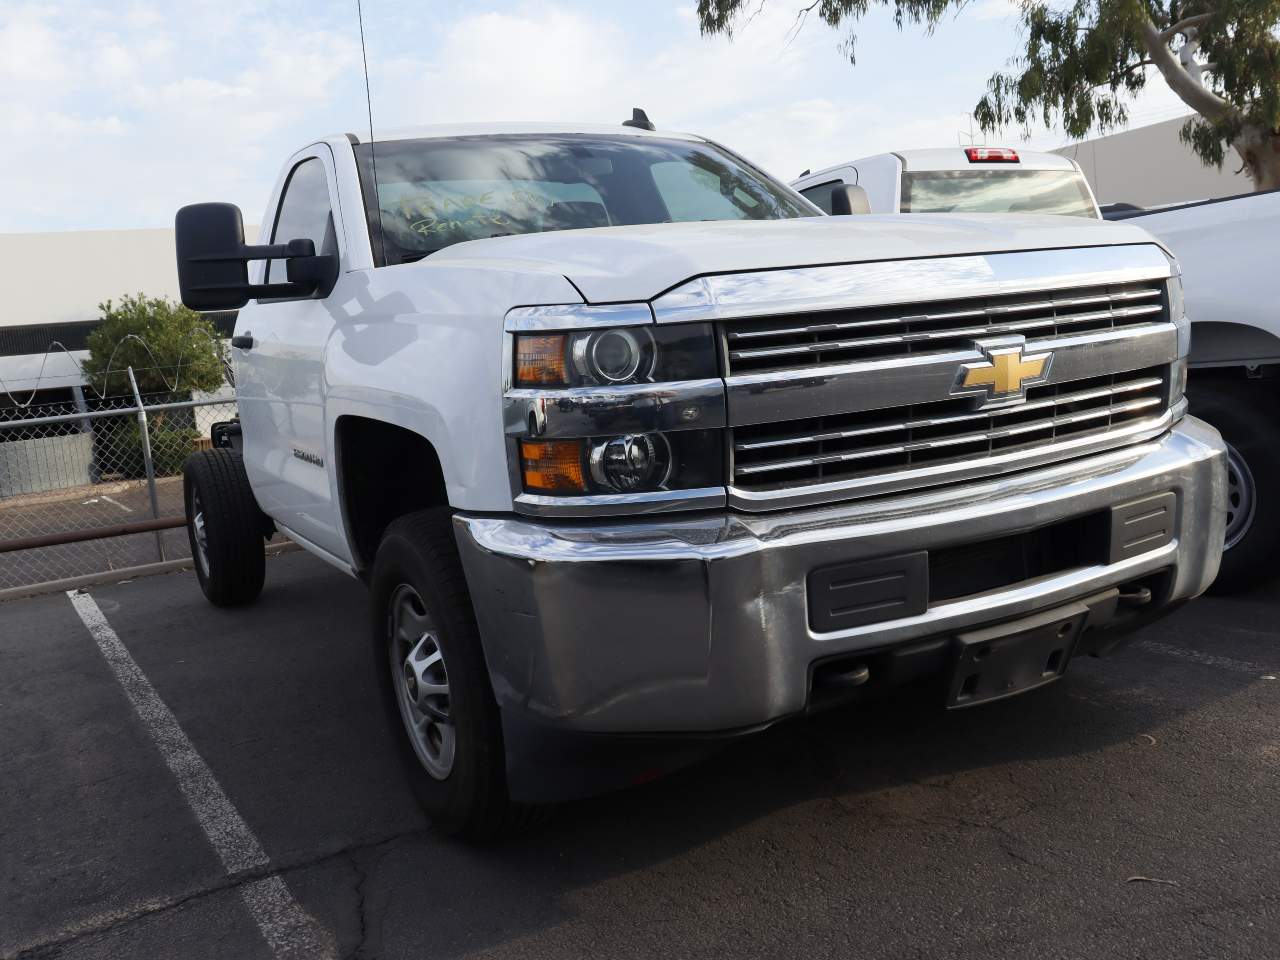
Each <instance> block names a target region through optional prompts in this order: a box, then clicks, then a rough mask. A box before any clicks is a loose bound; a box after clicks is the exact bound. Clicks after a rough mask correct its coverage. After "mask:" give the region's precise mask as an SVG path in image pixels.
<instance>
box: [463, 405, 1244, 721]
mask: <svg viewBox="0 0 1280 960" xmlns="http://www.w3.org/2000/svg"><path fill="white" fill-rule="evenodd" d="M1224 463H1225V460H1224V447H1223V444H1222V440H1221V438H1220V437H1219V435H1218V433H1217V431H1216V430H1214V429H1213V428H1212V427H1210V426H1209V425H1207V424H1205V423H1203V422H1201V421H1199V420H1196V419H1195V418H1193V417H1187V418H1185V419H1184V420H1182V421H1181V422H1180V423H1179V424H1177V426H1176V427H1175V428H1174V429H1173V430H1171V431H1170V432H1168V433H1166V434H1164V435H1163V436H1161V437H1159V438H1157V439H1155V440H1152V441H1150V442H1147V443H1142V444H1138V445H1135V446H1132V447H1127V448H1124V449H1122V450H1117V451H1112V452H1109V453H1106V454H1103V455H1099V456H1094V457H1090V458H1087V459H1082V460H1077V461H1072V462H1069V463H1062V464H1057V465H1055V466H1052V467H1046V468H1043V469H1039V470H1034V471H1028V472H1025V473H1020V474H1018V475H1016V476H1009V477H1003V478H998V479H994V480H990V481H986V482H978V483H970V484H964V485H958V486H949V487H945V488H940V489H936V490H924V491H919V492H917V493H914V494H912V495H910V496H900V497H895V498H892V499H889V498H881V499H877V500H875V501H864V502H856V503H845V504H841V505H838V506H828V507H823V508H815V509H809V510H802V511H801V510H796V511H789V512H785V513H777V514H766V515H743V514H735V513H716V514H714V515H704V516H690V517H678V516H670V515H668V516H663V517H661V518H647V519H636V518H628V519H626V520H619V521H608V522H605V521H596V522H590V523H588V522H581V521H578V522H572V523H555V522H538V521H531V520H527V519H520V518H515V517H510V516H503V517H494V516H469V515H465V514H459V515H458V516H457V517H456V520H455V523H456V528H457V535H458V543H459V547H460V549H461V552H462V559H463V564H464V566H465V569H466V573H467V580H468V583H469V585H470V588H471V593H472V599H473V601H474V604H475V609H476V615H477V617H478V619H479V623H480V629H481V634H482V637H483V642H484V648H485V655H486V658H487V660H488V665H489V672H490V675H491V677H492V680H493V688H494V692H495V694H496V695H497V698H498V702H499V705H500V706H501V708H502V709H503V711H504V715H509V716H511V717H513V718H515V717H518V718H519V719H520V720H522V721H528V722H533V723H536V724H539V725H547V726H550V727H554V728H557V729H561V730H566V731H575V732H581V733H713V732H718V731H730V730H735V729H743V728H750V727H754V726H758V725H761V724H766V723H769V722H771V721H773V720H776V719H778V718H781V717H784V716H787V715H789V714H795V713H798V712H800V711H802V710H804V709H805V707H806V703H807V700H808V697H809V686H810V674H811V665H812V664H813V663H814V662H815V661H818V660H822V659H825V658H828V657H832V656H838V655H841V654H846V653H856V652H858V651H861V650H868V649H871V648H876V649H882V648H884V647H886V646H890V645H894V644H906V643H910V642H911V641H915V640H922V639H926V638H933V637H939V636H946V635H948V634H953V633H957V632H960V631H962V630H967V629H973V628H975V627H978V626H983V625H987V624H993V623H997V622H1000V621H1003V620H1009V619H1013V618H1017V617H1022V616H1025V615H1027V614H1031V613H1034V612H1037V611H1041V610H1045V609H1049V608H1053V607H1056V606H1059V605H1062V604H1065V603H1069V602H1072V601H1075V600H1078V599H1080V598H1083V597H1086V596H1089V595H1093V594H1096V593H1098V592H1099V591H1101V590H1106V589H1107V588H1110V587H1115V586H1118V585H1120V584H1124V583H1129V582H1132V581H1134V580H1136V579H1139V578H1141V577H1142V576H1143V575H1146V574H1152V573H1155V572H1157V571H1169V573H1170V576H1171V579H1170V584H1171V585H1170V587H1169V590H1168V591H1167V593H1166V595H1165V596H1164V597H1163V598H1161V601H1160V602H1162V603H1163V604H1164V605H1165V606H1170V605H1172V604H1174V603H1176V602H1178V601H1182V600H1186V599H1189V598H1191V597H1194V596H1197V595H1198V594H1200V593H1202V592H1203V591H1204V590H1205V589H1206V588H1207V587H1208V586H1209V584H1210V583H1211V582H1212V580H1213V578H1214V576H1215V574H1216V573H1217V569H1218V562H1219V559H1220V556H1221V544H1222V539H1223V531H1224V524H1225V507H1224V504H1225V483H1226V474H1225V467H1224ZM1170 491H1171V492H1173V493H1175V494H1176V496H1177V508H1176V518H1175V521H1174V537H1173V539H1172V540H1171V541H1169V542H1167V543H1165V544H1164V545H1162V546H1160V547H1157V548H1156V549H1154V550H1151V551H1149V552H1147V553H1142V554H1139V555H1137V556H1133V557H1130V558H1129V559H1125V560H1121V561H1119V562H1115V563H1110V564H1105V565H1097V566H1088V567H1080V568H1075V569H1069V570H1066V571H1064V572H1062V573H1060V574H1056V575H1052V576H1047V577H1042V578H1040V579H1037V580H1031V581H1027V582H1024V583H1021V584H1018V585H1016V586H1013V587H1010V588H1007V589H1001V590H995V591H991V592H988V593H984V594H981V595H978V596H973V597H966V598H962V599H959V600H955V601H949V602H942V603H938V604H935V605H933V606H931V607H930V608H929V609H928V610H927V611H926V612H924V613H923V614H920V615H918V616H910V617H906V618H903V619H897V620H890V621H887V622H880V623H873V624H869V625H866V626H860V627H855V628H852V629H846V630H840V631H836V632H831V633H818V632H815V631H814V630H813V629H812V628H811V626H810V617H809V615H808V610H807V602H808V601H807V592H806V579H807V577H808V575H809V573H810V572H811V571H813V570H814V569H816V568H820V567H823V566H826V565H830V564H833V563H843V562H849V561H856V560H860V559H870V558H876V557H883V556H889V555H893V554H900V553H903V552H906V551H917V550H931V549H933V550H938V549H942V548H944V547H949V546H955V545H960V544H965V543H976V542H978V541H984V540H990V539H992V538H996V537H1002V536H1006V535H1009V534H1013V533H1017V532H1020V531H1026V530H1032V529H1035V528H1037V527H1041V526H1044V525H1046V524H1051V523H1055V522H1058V521H1061V520H1066V519H1069V518H1071V517H1077V516H1082V515H1084V514H1088V513H1092V512H1096V511H1100V510H1105V509H1107V508H1108V507H1110V506H1112V505H1114V504H1118V503H1122V502H1125V501H1129V500H1133V499H1136V498H1140V497H1143V496H1145V495H1151V494H1158V493H1164V492H1170Z"/></svg>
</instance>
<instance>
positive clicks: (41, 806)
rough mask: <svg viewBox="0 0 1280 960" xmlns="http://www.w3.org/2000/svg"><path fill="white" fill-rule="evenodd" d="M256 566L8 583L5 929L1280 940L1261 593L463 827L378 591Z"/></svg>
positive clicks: (427, 945)
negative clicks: (383, 655) (497, 838)
mask: <svg viewBox="0 0 1280 960" xmlns="http://www.w3.org/2000/svg"><path fill="white" fill-rule="evenodd" d="M267 576H268V579H267V589H266V592H265V593H264V595H263V598H262V600H261V601H260V603H259V604H258V605H257V606H255V607H253V608H251V609H249V610H243V611H223V610H217V609H214V608H211V607H209V606H208V605H206V604H205V603H204V602H203V599H202V597H201V596H200V593H199V589H198V587H197V586H196V583H195V580H194V578H193V576H192V575H191V574H190V573H189V572H184V573H177V574H170V575H167V576H162V577H154V578H149V579H146V580H138V581H134V582H130V583H123V584H118V585H111V586H103V587H95V588H92V589H90V590H89V591H88V593H87V594H82V595H79V596H78V597H76V598H73V597H69V596H67V595H64V594H54V595H49V596H44V597H39V598H33V599H28V600H20V601H13V602H10V603H7V604H3V605H0V730H3V737H2V738H0V783H2V784H3V789H0V823H3V825H4V826H3V830H2V832H0V955H2V956H5V957H9V956H22V957H25V956H31V957H52V956H57V957H66V958H89V957H122V956H128V957H206V956H207V957H215V956H216V957H231V956H234V957H242V958H251V957H273V956H310V955H321V956H326V955H327V956H343V957H428V956H429V957H462V956H467V957H472V956H484V957H521V958H536V957H552V956H554V957H569V956H581V957H588V956H590V957H610V958H613V957H656V956H672V957H686V956H716V957H746V956H760V957H768V956H777V955H781V954H787V955H793V956H814V957H825V956H832V957H835V956H839V957H850V956H889V957H913V956H929V957H949V956H954V957H971V956H979V955H981V956H989V957H1011V958H1012V957H1018V958H1024V957H1027V956H1033V955H1034V956H1037V957H1041V958H1050V957H1100V956H1106V957H1111V956H1115V957H1191V956H1217V957H1223V956H1250V957H1262V956H1277V955H1280V834H1278V833H1277V830H1276V822H1275V821H1276V816H1275V815H1276V810H1277V809H1280V806H1278V804H1280V732H1277V725H1276V715H1277V706H1278V705H1280V681H1277V680H1276V679H1275V678H1276V675H1277V672H1278V671H1280V623H1277V620H1276V617H1275V606H1274V602H1273V601H1272V599H1271V592H1270V591H1264V592H1261V593H1259V594H1257V595H1254V596H1252V597H1244V598H1232V599H1218V598H1207V599H1201V600H1199V601H1197V602H1195V603H1193V604H1191V605H1190V606H1188V607H1186V608H1184V609H1182V610H1181V611H1179V612H1178V613H1177V614H1175V615H1174V616H1173V617H1172V618H1170V619H1168V620H1166V621H1164V622H1163V623H1161V624H1158V625H1157V626H1155V627H1153V628H1149V629H1148V630H1146V631H1145V632H1143V633H1142V634H1140V635H1139V636H1138V637H1137V639H1136V640H1135V643H1134V644H1133V646H1131V647H1129V648H1128V649H1127V650H1125V651H1124V652H1122V653H1120V654H1119V655H1117V656H1115V657H1113V658H1111V659H1109V660H1105V661H1093V660H1085V661H1077V662H1076V663H1074V664H1073V665H1072V668H1071V670H1070V671H1069V673H1068V676H1067V678H1066V679H1065V680H1064V681H1063V682H1062V683H1059V684H1057V685H1055V686H1053V687H1051V688H1049V689H1047V690H1045V691H1040V692H1038V693H1034V694H1030V695H1028V696H1025V697H1021V698H1016V699H1014V700H1011V701H1008V702H1004V703H998V704H995V705H991V706H987V707H984V708H981V709H976V710H971V711H959V712H950V713H948V712H945V711H943V710H941V709H938V708H937V706H936V704H934V703H933V701H932V700H924V699H922V698H921V697H919V696H915V695H907V696H903V697H901V698H899V699H898V700H895V701H893V702H890V703H885V704H881V705H877V706H871V707H863V708H859V709H856V710H843V711H837V712H831V713H827V714H822V715H820V716H816V717H812V718H808V719H805V720H801V721H797V722H792V723H787V724H783V725H780V726H778V727H776V728H774V729H773V730H771V731H769V732H767V733H765V734H762V735H760V736H757V737H755V738H752V739H749V740H745V741H742V742H739V743H736V744H735V745H733V746H731V747H729V748H727V749H726V750H724V751H723V752H722V753H720V754H718V755H717V756H716V757H714V758H712V759H711V760H709V761H708V762H705V763H703V764H702V765H700V766H698V767H695V768H693V769H690V770H687V771H685V772H683V773H680V774H678V775H675V776H672V777H670V778H668V779H666V780H663V781H660V782H657V783H653V784H650V785H648V786H645V787H643V788H639V789H635V790H632V791H630V792H626V793H622V794H618V795H614V796H609V797H604V798H599V799H595V800H591V801H586V802H581V803H577V804H571V805H567V806H565V807H563V808H561V809H560V810H559V811H558V812H557V814H556V815H555V816H554V817H553V818H552V819H551V820H550V822H548V823H547V824H545V825H543V826H540V827H538V828H536V829H535V830H534V831H533V832H532V833H530V834H529V835H527V836H524V837H521V838H518V839H515V840H511V841H507V842H505V843H503V844H501V845H498V846H493V847H488V848H481V849H472V848H468V847H465V846H461V845H459V844H456V843H453V842H450V841H447V840H444V839H442V838H440V837H439V836H437V835H435V834H434V833H433V832H432V831H431V829H430V827H429V825H428V824H427V823H426V822H425V821H424V819H423V817H422V815H421V814H420V813H419V811H418V808H417V807H416V806H415V804H414V801H413V799H412V797H411V795H410V793H409V791H408V789H407V788H406V786H405V785H404V783H403V782H402V779H401V774H400V769H399V766H398V759H397V755H396V753H395V751H394V749H393V746H392V744H391V741H390V739H389V736H390V730H389V728H388V726H387V724H386V722H385V720H384V714H383V712H382V709H381V707H380V705H379V703H378V701H377V697H376V690H375V686H374V679H375V678H374V675H373V672H372V671H373V667H372V664H371V660H372V658H371V657H370V656H369V655H368V650H367V645H368V640H367V635H366V634H367V630H366V611H365V598H364V593H363V588H362V587H361V586H360V585H359V584H357V583H355V582H353V581H349V580H347V579H345V578H344V577H342V576H341V575H339V574H337V573H335V572H333V571H331V570H329V569H328V568H326V567H324V566H323V565H322V564H320V563H319V562H318V561H316V560H314V559H313V558H311V557H310V556H308V555H306V554H303V553H296V552H295V553H289V554H285V555H282V556H278V557H275V558H273V559H272V560H271V561H270V562H269V564H268V575H267ZM88 601H92V602H91V603H90V602H88ZM95 609H96V610H97V611H99V612H100V614H101V617H102V620H101V621H100V622H99V621H95V620H94V619H93V616H92V610H95ZM86 611H88V613H86ZM86 617H87V619H86ZM116 642H118V644H119V645H120V646H119V647H116V646H113V644H115V643H116ZM130 664H134V665H136V666H135V667H131V666H130Z"/></svg>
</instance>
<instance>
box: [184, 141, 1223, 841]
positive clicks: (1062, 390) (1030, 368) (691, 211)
mask: <svg viewBox="0 0 1280 960" xmlns="http://www.w3.org/2000/svg"><path fill="white" fill-rule="evenodd" d="M263 223H264V225H265V226H264V227H263V231H262V236H261V238H260V242H259V244H258V245H254V246H247V245H245V243H244V238H243V236H242V226H241V224H242V220H241V216H240V212H239V210H238V209H237V208H235V207H234V206H231V205H229V204H197V205H194V206H190V207H184V208H183V209H182V210H181V211H179V213H178V215H177V222H176V228H177V229H176V235H177V252H178V268H179V278H180V284H181V288H182V296H183V300H184V302H185V303H187V304H188V305H189V306H191V307H194V308H196V309H202V310H213V309H232V308H236V307H243V309H241V311H240V314H239V318H238V321H237V326H236V330H235V336H234V339H233V341H232V343H233V348H234V349H233V354H234V364H235V372H236V394H237V399H238V401H239V409H240V421H239V422H238V423H233V424H227V425H224V426H223V427H222V428H221V429H220V430H219V431H218V442H219V443H220V444H222V446H220V447H219V448H216V449H214V450H211V451H206V452H202V453H198V454H196V455H195V456H194V457H193V458H192V459H191V461H190V462H189V464H188V467H187V471H186V498H187V511H188V517H189V525H188V526H189V531H190V536H191V543H192V550H193V553H194V555H195V558H196V571H197V575H198V577H199V580H200V583H201V586H202V587H203V589H204V592H205V594H206V595H207V597H208V598H209V599H210V600H211V601H212V602H214V603H217V604H223V605H234V604H244V603H248V602H250V601H252V600H253V599H254V598H255V597H256V596H257V595H258V593H259V591H260V590H261V588H262V585H263V578H264V563H263V539H264V537H265V536H267V535H268V534H269V533H270V532H271V531H272V530H278V531H280V532H282V533H283V534H284V535H285V536H287V537H289V538H291V539H292V540H294V541H296V542H297V543H299V544H301V545H302V546H303V547H305V548H306V549H307V550H309V551H311V552H312V553H314V554H315V555H317V556H318V557H320V558H322V559H323V560H325V561H327V562H328V563H330V564H332V565H334V566H335V567H337V568H339V569H340V570H343V571H345V572H346V573H349V574H350V575H352V576H354V577H359V578H361V579H363V580H364V581H365V582H366V583H367V584H368V585H369V588H370V596H371V604H370V610H371V615H370V625H371V633H372V643H371V646H370V651H371V663H373V664H374V665H375V667H376V669H377V670H378V673H379V675H380V677H381V682H382V684H383V687H384V690H385V696H386V702H387V704H388V706H389V709H390V710H391V712H392V714H393V715H394V716H395V718H396V719H395V723H396V725H397V726H398V727H399V728H400V729H401V730H402V732H403V736H402V737H401V738H400V739H401V741H402V746H403V749H404V753H405V757H406V760H407V761H408V769H409V772H410V776H411V779H412V782H413V784H414V787H415V790H416V791H417V793H418V796H419V797H420V799H421V800H422V802H423V804H424V806H425V807H426V809H427V810H428V811H429V812H430V814H431V815H432V817H433V818H434V819H435V821H436V822H437V823H439V824H440V825H442V827H444V828H446V829H450V830H453V831H457V832H460V833H463V834H465V835H468V836H472V837H475V836H484V835H488V834H492V833H495V832H497V831H499V830H501V829H504V828H505V827H506V826H508V825H509V824H511V823H512V822H513V821H516V820H518V819H520V818H521V817H522V816H523V814H524V811H526V810H528V809H530V808H531V806H532V805H536V804H540V803H544V802H549V801H554V800H557V799H560V798H563V797H566V796H571V795H580V794H583V793H586V792H589V791H594V790H600V789H607V788H611V787H616V786H622V785H625V784H628V783H632V782H638V781H640V780H644V779H647V778H650V777H652V776H654V775H655V774H657V773H659V772H661V771H663V770H666V769H670V768H671V767H673V766H675V765H677V764H679V763H683V762H686V761H687V760H688V759H689V758H691V757H692V756H694V755H696V754H698V753H700V752H702V751H704V750H706V749H708V748H710V747H711V746H713V745H714V744H716V743H721V742H724V741H725V740H726V739H727V738H729V737H733V736H737V735H744V734H749V733H750V732H752V731H755V730H759V729H761V728H762V727H764V726H767V725H769V724H772V723H775V722H778V721H780V720H783V719H785V718H790V717H796V716H799V715H802V714H804V713H806V712H808V711H813V710H818V709H821V708H824V707H827V706H831V705H835V704H841V703H846V702H850V701H855V700H858V699H861V698H865V697H873V696H876V695H878V694H880V693H883V692H885V691H890V690H893V689H894V688H895V687H897V686H899V685H901V684H904V683H908V682H920V683H932V684H936V685H937V694H938V700H939V703H940V704H946V705H948V706H950V707H967V706H970V705H973V704H978V703H982V702H984V701H988V700H992V699H996V698H1000V697H1004V696H1008V695H1010V694H1014V693H1019V692H1022V691H1024V690H1030V689H1033V688H1036V687H1039V686H1042V685H1043V684H1046V683H1050V682H1052V681H1054V680H1056V679H1057V678H1058V677H1060V676H1061V675H1062V673H1063V671H1064V670H1066V669H1067V667H1068V665H1069V663H1070V662H1071V660H1072V658H1073V657H1078V656H1083V655H1090V654H1092V655H1097V654H1101V653H1105V652H1107V651H1109V650H1110V649H1112V648H1113V647H1114V646H1116V645H1117V643H1118V642H1119V638H1120V637H1121V636H1122V635H1123V633H1124V632H1125V631H1126V630H1127V629H1128V628H1131V627H1133V626H1135V625H1137V624H1141V623H1144V622H1147V621H1149V620H1150V619H1152V618H1154V617H1157V616H1159V615H1161V614H1163V613H1165V612H1167V611H1169V610H1170V609H1172V608H1173V607H1175V606H1176V605H1177V604H1179V603H1181V602H1183V601H1185V600H1188V599H1190V598H1192V597H1195V596H1196V595H1198V594H1199V593H1201V592H1202V591H1203V590H1205V589H1206V588H1207V587H1208V586H1209V584H1210V582H1211V581H1212V580H1213V577H1214V574H1215V573H1216V571H1217V567H1218V560H1219V553H1220V546H1219V545H1220V544H1221V543H1222V536H1223V525H1224V522H1225V513H1224V510H1223V509H1222V507H1221V504H1222V502H1223V487H1224V484H1225V482H1226V481H1225V477H1226V471H1225V466H1224V461H1225V455H1224V448H1223V445H1222V442H1221V439H1220V437H1219V436H1218V434H1217V432H1216V431H1215V430H1213V429H1212V428H1211V427H1209V426H1207V425H1205V424H1203V423H1201V422H1200V421H1198V420H1196V419H1194V418H1192V417H1190V416H1187V415H1186V401H1185V399H1184V397H1183V395H1182V394H1183V385H1184V374H1185V359H1186V353H1187V342H1188V325H1187V320H1186V318H1185V316H1184V315H1183V310H1182V296H1181V286H1180V283H1179V280H1178V276H1177V273H1176V270H1175V267H1174V263H1173V260H1172V258H1171V257H1170V256H1169V255H1168V253H1167V252H1166V251H1165V250H1164V249H1163V248H1162V247H1161V246H1160V245H1159V244H1158V243H1156V242H1154V241H1153V240H1152V239H1151V237H1150V236H1149V235H1148V234H1146V233H1144V232H1143V231H1141V230H1139V229H1137V228H1134V227H1127V226H1123V225H1118V224H1108V223H1103V222H1099V221H1092V220H1085V219H1081V220H1080V221H1079V222H1078V223H1074V224H1071V225H1069V226H1064V225H1063V224H1062V221H1061V219H1060V218H1051V219H1050V218H1035V217H1024V218H1019V219H1011V218H1002V217H985V218H984V217H974V218H957V217H930V216H928V215H920V216H915V217H899V216H887V217H877V216H864V217H825V216H821V215H820V214H819V211H818V210H817V208H816V207H813V206H811V205H810V204H809V203H808V202H807V201H805V200H804V199H802V198H801V197H800V196H799V195H798V194H796V193H794V192H793V191H791V190H790V189H789V188H787V187H786V186H785V185H784V184H781V183H779V182H777V181H775V180H773V179H771V178H770V177H768V176H767V175H766V174H764V173H762V172H761V171H760V170H759V169H757V168H756V167H754V166H752V165H751V164H750V163H748V162H747V161H745V160H743V159H742V158H741V157H739V156H737V155H735V154H733V153H732V152H730V151H728V150H726V149H725V148H723V147H721V146H719V145H717V144H715V143H713V142H710V141H707V140H704V139H701V138H698V137H694V136H687V135H682V134H669V133H657V132H652V131H650V130H647V129H640V128H636V127H634V126H627V127H621V128H619V127H590V126H563V125H561V126H552V125H523V126H516V125H509V126H502V127H498V126H468V127H450V128H423V129H418V130H413V131H409V132H405V133H400V134H397V135H394V136H389V137H387V138H385V139H379V140H378V141H377V142H376V144H371V143H361V142H359V141H358V140H357V138H355V137H354V136H339V137H332V138H328V139H325V140H320V141H317V142H315V143H313V144H310V145H309V146H306V147H304V148H303V149H302V150H300V151H299V152H298V153H296V154H294V155H293V156H292V157H291V158H289V160H288V162H287V163H286V164H285V165H284V168H283V171H282V173H281V175H280V180H279V183H278V185H277V187H276V189H275V191H274V194H273V196H272V199H271V202H270V206H269V208H268V210H267V212H266V216H265V217H264V219H263ZM250 264H252V266H250ZM245 304H247V306H246V305H245Z"/></svg>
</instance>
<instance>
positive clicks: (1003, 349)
mask: <svg viewBox="0 0 1280 960" xmlns="http://www.w3.org/2000/svg"><path fill="white" fill-rule="evenodd" d="M974 345H975V346H976V347H977V348H978V349H979V350H981V351H982V354H983V357H984V359H982V360H978V361H974V362H971V363H962V364H961V365H960V371H959V373H958V374H957V376H956V385H955V387H953V388H952V390H951V394H952V396H958V397H962V396H977V397H980V398H982V399H981V400H980V402H979V406H980V407H994V406H1004V405H1006V404H1010V403H1021V402H1022V401H1024V400H1026V399H1027V387H1034V386H1037V385H1039V384H1042V383H1044V382H1045V381H1046V380H1048V379H1049V368H1050V367H1051V366H1052V365H1053V354H1051V353H1037V354H1026V353H1024V352H1023V351H1024V350H1025V348H1026V338H1025V337H1021V336H1011V337H993V338H990V339H986V340H977V341H975V344H974Z"/></svg>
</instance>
